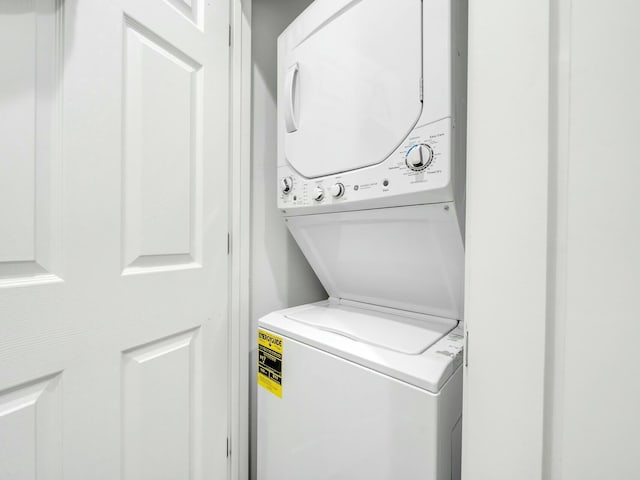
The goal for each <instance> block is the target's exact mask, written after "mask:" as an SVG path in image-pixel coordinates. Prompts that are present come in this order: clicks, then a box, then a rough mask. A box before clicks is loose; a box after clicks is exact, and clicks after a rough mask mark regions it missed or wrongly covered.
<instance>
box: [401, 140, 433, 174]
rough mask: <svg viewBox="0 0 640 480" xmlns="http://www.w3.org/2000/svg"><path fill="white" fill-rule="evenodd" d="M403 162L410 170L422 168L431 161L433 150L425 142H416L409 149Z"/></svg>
mask: <svg viewBox="0 0 640 480" xmlns="http://www.w3.org/2000/svg"><path fill="white" fill-rule="evenodd" d="M405 162H406V164H407V167H409V168H410V169H411V170H414V171H416V172H417V171H420V170H424V169H425V168H427V167H428V166H429V165H431V162H433V150H432V149H431V147H430V146H429V145H427V144H426V143H418V144H416V145H414V146H413V147H411V148H410V149H409V151H408V152H407V154H406V156H405Z"/></svg>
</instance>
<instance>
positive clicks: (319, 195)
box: [313, 186, 324, 202]
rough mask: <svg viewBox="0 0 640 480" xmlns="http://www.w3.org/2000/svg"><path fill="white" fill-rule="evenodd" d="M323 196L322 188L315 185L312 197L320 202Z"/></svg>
mask: <svg viewBox="0 0 640 480" xmlns="http://www.w3.org/2000/svg"><path fill="white" fill-rule="evenodd" d="M323 198H324V189H323V188H322V187H321V186H317V187H316V188H315V190H314V191H313V199H314V200H315V201H316V202H320V201H322V199H323Z"/></svg>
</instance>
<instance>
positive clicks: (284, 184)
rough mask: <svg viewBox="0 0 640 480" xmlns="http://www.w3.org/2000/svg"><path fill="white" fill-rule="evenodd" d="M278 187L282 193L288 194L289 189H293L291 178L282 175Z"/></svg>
mask: <svg viewBox="0 0 640 480" xmlns="http://www.w3.org/2000/svg"><path fill="white" fill-rule="evenodd" d="M280 187H281V189H282V193H284V194H285V195H289V194H290V193H291V190H292V189H293V178H291V177H284V178H283V179H282V180H280Z"/></svg>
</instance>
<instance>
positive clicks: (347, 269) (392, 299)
mask: <svg viewBox="0 0 640 480" xmlns="http://www.w3.org/2000/svg"><path fill="white" fill-rule="evenodd" d="M287 225H288V226H289V230H290V231H291V234H292V235H293V237H294V238H295V240H296V242H297V243H298V245H299V246H300V249H301V250H302V252H303V253H304V256H305V257H306V258H307V260H308V261H309V264H310V265H311V267H312V268H313V270H314V271H315V273H316V275H317V276H318V278H319V279H320V281H321V282H322V285H323V286H324V288H325V290H326V291H327V293H328V294H329V296H331V297H333V298H341V299H347V300H352V301H356V302H361V303H367V304H371V305H380V306H383V307H389V308H396V309H399V310H405V311H408V312H419V313H424V314H428V315H435V316H437V317H445V318H451V319H454V320H462V319H463V303H464V302H463V299H464V246H463V243H462V233H461V232H460V225H459V223H458V218H457V216H456V209H455V204H453V203H447V204H433V205H412V206H406V207H393V208H379V209H374V210H358V211H352V212H340V213H323V214H318V215H299V216H292V217H287Z"/></svg>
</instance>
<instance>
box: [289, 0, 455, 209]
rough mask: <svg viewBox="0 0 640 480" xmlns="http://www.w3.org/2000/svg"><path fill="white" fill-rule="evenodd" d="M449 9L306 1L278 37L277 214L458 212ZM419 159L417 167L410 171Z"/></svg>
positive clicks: (407, 0) (372, 1)
mask: <svg viewBox="0 0 640 480" xmlns="http://www.w3.org/2000/svg"><path fill="white" fill-rule="evenodd" d="M458 3H460V2H458V1H452V0H429V1H421V0H396V1H394V2H393V8H389V2H388V0H367V1H361V0H316V1H315V2H313V4H311V5H310V6H309V7H308V8H307V10H305V11H304V12H303V13H302V14H301V15H300V16H299V17H298V18H297V19H296V20H295V21H294V22H293V23H292V24H291V25H290V26H289V27H288V28H287V29H286V30H285V31H284V32H283V33H282V34H281V35H280V37H279V39H278V182H279V192H280V195H279V198H278V207H279V208H280V209H281V210H283V211H285V214H286V215H300V214H309V213H319V212H329V211H344V210H356V209H364V208H379V207H385V206H394V205H410V204H418V203H437V202H450V201H454V200H455V201H456V202H457V203H458V204H460V207H462V202H461V201H463V198H455V197H463V189H464V176H465V172H464V170H465V162H464V131H465V117H464V104H465V100H464V99H465V95H464V90H465V89H466V85H464V82H462V81H461V80H460V79H461V78H463V77H464V69H465V68H466V67H465V66H464V65H465V62H466V56H465V46H464V45H465V44H466V43H464V42H466V39H464V38H463V37H464V35H462V34H460V33H459V31H462V30H463V29H459V30H458V29H454V30H452V28H451V26H452V25H453V23H454V22H453V19H452V17H453V16H454V15H455V10H456V9H457V8H458V7H460V6H461V5H462V4H461V5H460V6H459V5H458ZM454 88H455V89H456V91H458V90H459V91H460V92H461V93H460V94H459V95H455V96H454V95H452V92H453V91H454ZM420 145H424V147H423V148H418V149H417V148H416V147H418V146H420ZM420 152H422V153H420ZM417 154H419V156H420V157H421V158H424V160H425V161H424V165H422V166H420V167H418V168H414V167H415V166H414V167H410V165H411V164H412V159H415V157H416V156H417Z"/></svg>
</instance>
